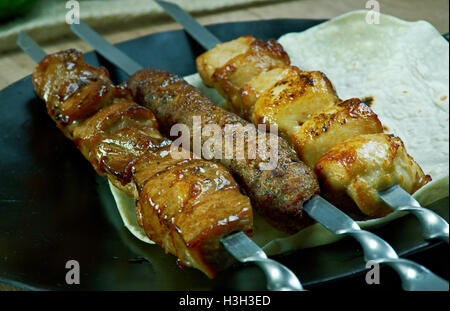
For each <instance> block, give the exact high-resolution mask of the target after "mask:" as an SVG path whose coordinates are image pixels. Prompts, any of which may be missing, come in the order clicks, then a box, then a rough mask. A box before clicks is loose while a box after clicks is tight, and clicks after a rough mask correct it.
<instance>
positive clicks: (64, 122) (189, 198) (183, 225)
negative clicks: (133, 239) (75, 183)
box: [33, 50, 253, 277]
mask: <svg viewBox="0 0 450 311" xmlns="http://www.w3.org/2000/svg"><path fill="white" fill-rule="evenodd" d="M33 84H34V87H35V90H36V93H37V94H38V95H39V97H41V98H42V99H43V100H44V101H45V102H46V104H47V111H48V113H49V115H50V116H51V117H52V119H53V120H54V121H55V122H56V124H57V126H58V128H59V129H60V130H61V131H62V132H63V133H64V134H65V135H66V136H67V137H68V138H70V139H72V140H73V141H74V142H75V143H76V144H77V146H78V148H79V149H80V151H81V152H82V154H83V155H84V156H85V157H86V159H88V160H89V161H90V162H91V164H92V166H93V167H94V168H95V169H96V171H97V172H98V173H99V174H100V175H103V176H106V177H107V178H108V179H109V180H110V181H111V182H112V183H113V184H114V185H115V186H117V187H119V188H120V189H122V190H123V191H125V193H126V194H127V195H129V196H131V197H133V198H134V199H135V200H136V202H137V211H136V212H137V218H138V223H139V225H140V226H142V227H143V228H144V230H145V232H146V234H147V235H148V236H149V238H150V239H152V240H153V241H155V242H156V243H158V244H159V245H161V246H162V247H163V248H164V250H165V251H166V252H168V253H171V254H174V255H176V256H178V258H179V260H180V261H181V263H182V264H184V265H186V266H191V267H195V268H197V269H200V270H201V271H203V272H204V273H205V274H206V275H208V276H209V277H214V276H215V275H216V274H217V272H218V271H220V270H222V269H224V268H226V267H227V266H228V265H229V264H230V263H232V262H233V260H232V258H231V256H230V255H228V254H227V253H226V251H225V250H224V248H223V247H222V246H221V244H220V238H221V237H223V236H226V235H228V234H230V233H232V232H235V231H244V232H246V233H247V234H251V233H252V230H253V219H252V209H251V205H250V200H249V198H248V197H246V196H244V195H243V194H242V193H241V192H240V188H239V186H238V184H237V183H236V182H235V181H234V179H233V177H232V176H231V174H230V173H229V172H228V171H227V170H226V169H225V168H224V167H223V166H221V165H220V164H217V163H212V162H208V161H204V160H199V159H194V158H193V155H192V154H191V153H188V155H189V156H188V157H187V158H186V159H174V158H172V156H171V152H170V151H171V150H170V148H171V141H170V140H168V139H166V138H164V137H163V136H162V135H161V134H160V133H159V131H158V124H157V121H156V119H155V117H154V115H153V114H152V113H151V112H150V111H149V110H148V109H146V108H144V107H141V106H138V105H137V104H136V103H135V102H134V101H133V100H132V94H131V92H130V90H129V89H127V88H124V87H116V86H114V85H113V84H112V83H111V81H110V78H109V74H108V72H107V71H106V70H105V69H102V68H94V67H92V66H90V65H88V64H86V63H85V62H84V61H83V58H82V55H81V53H80V52H77V51H75V50H67V51H62V52H58V53H55V54H52V55H48V56H47V57H45V58H44V59H43V60H42V61H41V63H40V64H39V65H38V66H37V68H36V70H35V72H34V74H33Z"/></svg>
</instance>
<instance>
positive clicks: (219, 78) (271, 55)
mask: <svg viewBox="0 0 450 311" xmlns="http://www.w3.org/2000/svg"><path fill="white" fill-rule="evenodd" d="M196 62H197V68H198V71H199V74H200V76H201V77H202V78H203V79H204V81H205V83H206V85H208V86H213V87H215V88H216V89H217V91H218V92H219V93H220V94H222V96H223V97H225V98H226V99H228V100H229V102H230V103H232V104H233V106H234V107H235V109H236V111H239V108H240V106H241V88H242V87H243V86H244V85H245V84H246V83H247V82H248V81H250V80H252V79H253V78H255V77H256V76H258V75H259V74H261V73H263V72H265V71H268V70H270V69H272V68H277V67H281V66H287V65H289V64H290V61H289V57H288V55H287V54H286V52H285V51H284V50H283V48H282V46H281V45H280V44H279V43H278V42H276V41H275V40H266V41H263V40H258V39H255V38H253V37H251V36H244V37H240V38H238V39H236V40H233V41H230V42H226V43H223V44H219V45H217V46H216V47H215V48H214V49H212V50H210V51H208V52H206V53H204V54H202V55H201V56H199V57H198V58H197V60H196Z"/></svg>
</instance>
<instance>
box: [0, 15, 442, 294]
mask: <svg viewBox="0 0 450 311" xmlns="http://www.w3.org/2000/svg"><path fill="white" fill-rule="evenodd" d="M320 22H321V21H317V20H270V21H259V22H240V23H229V24H221V25H213V26H211V27H209V28H210V29H211V31H212V32H213V33H215V34H216V35H217V37H218V38H220V39H221V40H230V39H233V38H235V37H238V36H241V35H254V36H255V37H258V38H262V39H266V38H278V37H279V36H281V35H282V34H284V33H287V32H292V31H301V30H304V29H307V28H309V27H311V26H313V25H316V24H318V23H320ZM118 46H119V48H121V49H122V50H123V51H125V52H126V53H128V54H129V55H130V56H131V57H133V58H134V59H136V60H137V61H138V62H140V63H141V64H142V65H144V66H145V67H156V68H164V69H166V70H168V71H171V72H174V73H177V74H179V75H188V74H191V73H194V72H195V71H196V69H195V64H194V59H195V56H197V55H199V54H200V53H202V52H203V50H202V49H201V48H200V46H199V45H198V44H196V43H195V42H194V41H193V40H192V39H191V38H189V37H188V36H187V35H186V34H185V33H184V32H183V31H172V32H165V33H159V34H154V35H150V36H146V37H143V38H138V39H135V40H132V41H129V42H124V43H121V44H119V45H118ZM67 48H70V46H68V47H67ZM86 60H87V61H88V62H89V63H90V64H92V65H95V66H98V65H104V66H106V67H107V68H108V69H110V71H111V73H112V77H113V79H114V81H115V82H121V81H124V80H125V79H126V75H125V74H124V73H122V72H121V71H119V70H116V69H115V68H114V67H113V66H111V64H110V63H108V62H107V61H106V60H104V59H103V58H102V57H99V56H98V55H96V54H95V53H88V54H86ZM0 105H1V107H0V109H1V111H2V113H1V114H0V146H1V149H0V160H1V164H0V175H1V185H0V281H3V282H6V283H9V284H13V285H16V286H20V287H24V288H31V289H88V290H89V289H97V290H113V289H114V290H123V289H126V290H217V289H237V290H253V289H255V290H257V289H264V288H265V285H264V284H265V282H264V275H263V274H262V273H261V272H260V271H259V270H258V269H257V268H256V267H254V266H252V265H244V266H242V265H240V266H236V267H234V268H231V269H229V270H228V271H227V272H226V273H222V274H220V275H219V276H218V277H217V278H216V279H214V280H209V279H208V278H207V277H206V276H205V275H203V274H202V273H201V272H199V271H197V270H195V269H189V268H186V269H183V270H182V269H180V268H179V267H178V266H177V264H176V258H175V257H173V256H171V255H166V254H164V252H163V251H162V249H161V248H160V247H158V246H149V245H147V244H144V243H142V242H140V241H138V240H136V239H135V238H134V237H133V236H131V234H130V233H129V232H128V230H127V229H126V228H124V226H123V225H122V222H121V219H120V216H119V214H118V212H117V210H116V208H115V204H114V201H113V198H112V195H111V193H110V192H109V189H108V185H107V183H106V181H105V180H104V179H102V178H100V177H98V176H96V174H95V172H94V170H93V169H92V168H91V166H90V164H89V163H88V162H87V161H86V160H85V159H84V158H83V157H82V156H81V154H80V152H79V151H78V150H77V149H76V147H75V145H74V144H73V143H72V142H71V141H69V140H68V139H66V138H65V137H64V136H63V135H62V134H61V133H60V132H59V131H58V130H57V129H56V127H55V125H54V123H53V121H51V119H50V118H49V117H48V115H47V113H46V110H45V106H44V103H43V102H41V101H40V100H39V99H37V98H36V96H35V94H34V91H33V86H32V83H31V78H30V77H26V78H24V79H23V80H21V81H19V82H17V83H15V84H13V85H11V86H9V87H8V88H6V89H4V90H3V91H1V92H0ZM448 206H449V201H448V198H446V199H444V200H441V201H439V202H438V203H437V204H435V206H434V207H436V209H437V211H438V212H439V213H440V214H441V215H443V216H444V217H445V218H446V219H448ZM375 232H376V233H377V234H379V235H380V236H381V237H383V238H384V239H386V240H387V241H388V242H390V243H391V244H392V246H393V247H394V248H395V249H396V250H397V251H398V252H399V253H400V254H402V255H411V254H413V253H417V252H419V251H420V254H424V255H427V254H430V256H432V257H433V258H435V257H436V254H435V253H436V252H438V256H437V257H439V258H443V259H444V260H445V258H446V261H444V262H447V264H446V265H444V270H442V269H443V268H442V263H434V262H433V263H432V264H433V267H429V268H431V269H432V270H433V269H436V270H439V271H436V272H437V273H441V275H442V273H444V274H445V273H447V275H444V276H446V277H448V247H446V246H442V245H440V244H439V243H437V242H432V243H430V242H427V241H424V240H423V239H422V238H421V234H420V232H421V231H420V228H419V226H418V223H417V221H416V220H415V219H414V218H412V217H409V216H408V217H404V218H402V219H398V220H396V221H394V222H392V223H390V224H389V225H387V226H385V227H383V228H381V229H378V230H376V231H375ZM429 248H431V249H429ZM433 251H434V253H432V252H433ZM361 255H362V253H361V249H360V247H359V246H358V244H357V243H356V242H354V241H352V240H351V239H345V240H343V241H340V242H338V243H335V244H332V245H328V246H323V247H317V248H313V249H307V250H301V251H296V252H293V253H291V254H288V255H283V256H278V257H277V258H276V259H277V260H279V261H280V262H282V263H283V264H285V265H287V266H288V267H289V268H291V269H292V270H293V271H294V272H295V273H296V274H297V275H298V276H299V278H300V279H301V280H302V282H303V284H304V285H305V286H306V287H309V288H316V287H318V288H321V287H322V288H327V286H328V287H329V286H333V287H334V286H336V287H339V286H340V284H346V286H348V287H349V288H351V287H352V286H353V287H360V286H363V285H364V284H365V283H364V274H363V271H364V269H365V265H364V261H363V259H362V257H361ZM144 257H145V258H149V261H146V260H145V259H143V258H144ZM72 259H74V260H77V261H78V262H79V263H80V267H81V284H80V285H67V284H66V282H65V275H66V272H68V270H67V269H66V262H67V261H68V260H72ZM445 269H447V270H445ZM381 271H382V273H384V274H383V275H381V281H382V284H383V282H384V284H395V285H391V286H393V287H398V279H396V277H395V275H393V274H392V273H391V272H390V271H389V269H388V270H381ZM384 271H385V272H384ZM442 271H444V272H442ZM384 275H386V278H383V276H384ZM352 276H354V277H352ZM349 277H351V278H350V279H349ZM388 277H389V278H388ZM387 280H389V282H388V281H387ZM395 282H397V283H395Z"/></svg>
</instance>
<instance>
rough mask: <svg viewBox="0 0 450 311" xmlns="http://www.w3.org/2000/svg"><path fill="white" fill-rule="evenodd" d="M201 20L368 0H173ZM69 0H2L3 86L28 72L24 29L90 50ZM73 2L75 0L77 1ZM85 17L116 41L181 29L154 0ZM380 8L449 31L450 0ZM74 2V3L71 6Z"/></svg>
mask: <svg viewBox="0 0 450 311" xmlns="http://www.w3.org/2000/svg"><path fill="white" fill-rule="evenodd" d="M171 1H173V2H177V3H178V4H180V5H181V6H182V7H183V8H184V9H186V10H187V11H189V12H191V13H192V14H193V15H194V16H195V17H196V18H197V20H199V21H200V22H201V23H202V24H212V23H224V22H233V21H244V20H263V19H275V18H313V19H324V18H332V17H335V16H338V15H341V14H343V13H346V12H348V11H351V10H361V9H365V7H366V3H367V1H366V0H339V1H335V0H296V1H292V0H284V1H283V0H278V1H273V0H272V1H270V0H171ZM69 2H72V1H65V0H0V90H1V89H3V88H5V87H6V86H8V85H10V84H11V83H13V82H15V81H17V80H19V79H21V78H23V77H25V76H27V75H29V74H30V72H31V70H32V68H33V66H34V65H33V62H32V61H31V60H30V59H29V58H28V57H27V56H26V55H24V54H23V53H22V52H21V51H19V50H18V49H17V47H16V45H15V40H16V38H17V34H18V33H19V31H21V30H25V31H26V32H27V33H28V34H29V35H30V36H31V37H32V38H33V39H35V40H36V41H38V42H39V43H40V44H41V45H42V46H43V47H44V48H45V50H46V51H47V52H54V51H56V50H60V49H66V48H68V47H72V48H77V49H80V50H82V51H88V50H91V48H90V47H89V46H88V45H86V44H85V43H82V42H80V40H78V39H77V38H75V36H74V35H72V34H71V33H70V30H69V26H68V25H67V24H66V15H67V13H68V12H69V9H68V8H66V4H68V3H69ZM73 2H75V1H73ZM77 2H78V4H79V6H80V15H81V19H82V20H83V21H85V22H88V23H89V25H91V26H92V27H94V28H95V29H96V30H97V31H99V32H100V33H101V34H102V35H104V36H106V38H107V39H108V40H109V41H111V42H113V43H117V42H121V41H125V40H129V39H133V38H136V37H140V36H144V35H148V34H151V33H155V32H161V31H166V30H173V29H180V28H181V27H180V26H179V25H178V24H177V23H176V22H174V21H173V20H172V19H171V18H170V17H169V16H167V15H166V14H165V13H164V12H163V11H162V10H161V8H160V7H159V6H158V5H157V4H156V3H154V2H153V1H151V0H79V1H77ZM378 2H379V3H380V11H381V13H384V14H390V15H394V16H397V17H399V18H402V19H405V20H409V21H416V20H421V19H423V20H426V21H428V22H430V23H432V24H433V25H434V26H435V27H436V28H437V30H438V31H439V32H441V33H447V32H448V31H449V1H448V0H380V1H378ZM69 8H70V6H69Z"/></svg>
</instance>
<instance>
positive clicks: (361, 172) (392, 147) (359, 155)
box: [314, 133, 431, 218]
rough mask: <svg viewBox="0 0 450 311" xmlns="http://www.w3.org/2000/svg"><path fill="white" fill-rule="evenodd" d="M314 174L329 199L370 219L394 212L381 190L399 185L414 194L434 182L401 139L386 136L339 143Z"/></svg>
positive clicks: (367, 136)
mask: <svg viewBox="0 0 450 311" xmlns="http://www.w3.org/2000/svg"><path fill="white" fill-rule="evenodd" d="M314 171H315V172H316V174H317V176H318V178H319V180H320V182H321V186H322V189H323V195H324V196H325V198H326V199H328V200H329V201H330V202H331V203H334V204H339V206H343V207H346V208H348V209H349V211H353V212H354V211H357V210H358V209H359V211H361V212H362V213H363V214H365V215H367V216H369V217H371V218H374V217H382V216H385V215H387V214H388V213H390V212H391V209H390V208H389V207H388V206H387V205H386V204H384V203H383V202H382V201H381V199H380V198H379V196H378V191H382V190H385V189H387V188H389V187H391V186H393V185H396V184H397V185H400V186H401V187H402V188H403V189H405V190H406V191H407V192H409V193H414V192H415V191H416V190H418V189H419V188H421V187H422V186H424V185H425V184H426V183H428V182H429V181H430V180H431V178H430V176H428V175H425V174H424V173H423V171H422V169H421V168H420V166H419V165H418V164H417V163H416V162H415V161H414V159H413V158H412V157H411V156H410V155H409V154H408V153H407V152H406V149H405V146H404V145H403V142H402V141H401V139H400V138H398V137H394V136H393V135H388V134H383V133H379V134H367V135H360V136H357V137H354V138H352V139H349V140H346V141H344V142H342V143H339V144H337V145H336V146H334V147H333V148H331V149H330V150H329V151H328V152H327V153H325V154H324V155H323V156H322V157H321V158H320V159H319V160H318V161H317V163H316V166H315V169H314ZM344 203H345V204H344ZM355 204H356V206H357V208H356V206H355Z"/></svg>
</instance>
